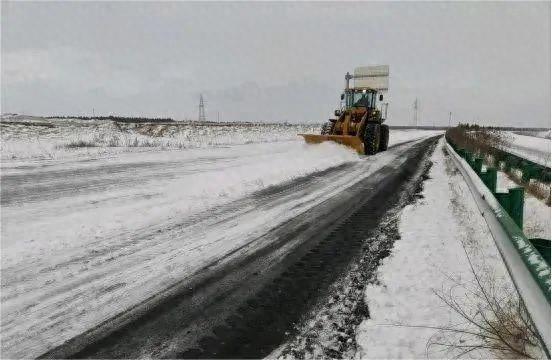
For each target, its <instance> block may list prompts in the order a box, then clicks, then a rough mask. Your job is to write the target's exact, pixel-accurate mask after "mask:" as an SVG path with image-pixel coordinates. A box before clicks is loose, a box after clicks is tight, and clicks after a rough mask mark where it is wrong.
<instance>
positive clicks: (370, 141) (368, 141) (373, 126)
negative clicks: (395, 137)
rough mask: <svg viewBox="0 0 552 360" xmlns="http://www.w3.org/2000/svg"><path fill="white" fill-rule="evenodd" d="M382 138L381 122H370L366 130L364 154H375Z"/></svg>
mask: <svg viewBox="0 0 552 360" xmlns="http://www.w3.org/2000/svg"><path fill="white" fill-rule="evenodd" d="M380 140H381V130H380V124H377V123H368V124H366V129H365V130H364V154H365V155H374V154H375V153H377V152H378V150H379V147H380Z"/></svg>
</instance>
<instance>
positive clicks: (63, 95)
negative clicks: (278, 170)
mask: <svg viewBox="0 0 552 360" xmlns="http://www.w3.org/2000/svg"><path fill="white" fill-rule="evenodd" d="M1 18H2V24H1V26H2V34H1V35H2V79H1V81H2V94H1V100H2V104H1V105H2V112H16V113H25V114H35V115H51V114H71V115H73V114H82V115H90V114H91V113H92V109H93V108H94V109H95V112H96V114H106V115H108V114H120V115H146V116H170V117H174V118H176V119H185V118H189V119H195V118H197V105H198V102H199V94H200V93H203V94H204V97H205V100H206V103H207V106H206V112H207V117H208V119H209V120H216V117H217V115H216V114H217V111H218V112H219V113H220V116H221V118H222V120H224V121H234V120H237V121H240V120H243V121H288V122H322V121H323V120H325V119H327V118H328V117H329V116H330V114H331V113H332V112H333V109H335V108H336V107H337V106H338V104H339V95H340V92H341V90H342V88H343V85H344V80H343V78H344V74H345V72H347V71H351V72H352V70H353V69H354V67H356V66H361V65H371V64H389V66H390V73H391V76H390V91H389V94H387V95H386V98H387V101H389V103H390V105H389V120H388V122H389V123H390V124H396V125H398V124H411V123H412V122H413V110H412V105H413V103H414V100H415V98H416V97H418V99H419V101H420V113H419V118H420V123H422V124H428V125H431V124H434V123H435V124H447V123H448V117H449V111H452V113H453V121H454V122H456V121H460V120H461V121H470V122H473V121H474V120H475V121H479V122H480V123H483V124H489V125H491V124H493V125H517V126H522V125H523V126H541V127H548V126H550V2H518V3H514V2H507V3H476V2H463V3H430V2H394V3H389V2H377V3H373V2H372V3H366V2H364V3H362V2H349V3H297V2H291V3H290V2H286V3H266V2H255V3H251V2H235V3H213V2H210V3H186V2H168V3H141V2H140V3H139V2H117V3H109V2H51V3H30V2H9V3H6V2H2V14H1Z"/></svg>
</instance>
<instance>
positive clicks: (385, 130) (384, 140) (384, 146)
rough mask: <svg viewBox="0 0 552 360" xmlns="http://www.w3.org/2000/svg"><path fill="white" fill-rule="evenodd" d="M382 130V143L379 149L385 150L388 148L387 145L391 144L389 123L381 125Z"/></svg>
mask: <svg viewBox="0 0 552 360" xmlns="http://www.w3.org/2000/svg"><path fill="white" fill-rule="evenodd" d="M380 132H381V138H380V144H379V151H385V150H387V146H388V145H389V125H381V126H380Z"/></svg>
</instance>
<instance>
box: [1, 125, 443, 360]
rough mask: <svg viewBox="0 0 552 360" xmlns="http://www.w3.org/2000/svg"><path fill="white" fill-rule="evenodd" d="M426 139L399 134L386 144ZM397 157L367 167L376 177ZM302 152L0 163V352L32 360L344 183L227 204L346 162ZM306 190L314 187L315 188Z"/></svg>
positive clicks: (296, 144) (337, 152)
mask: <svg viewBox="0 0 552 360" xmlns="http://www.w3.org/2000/svg"><path fill="white" fill-rule="evenodd" d="M430 135H434V133H431V132H419V131H403V132H401V131H396V132H394V133H393V134H392V136H391V143H395V144H396V143H400V142H403V141H408V140H412V139H416V138H422V137H428V136H430ZM393 159H394V157H393V151H389V152H388V153H383V154H380V155H378V156H377V157H374V159H372V160H371V161H372V162H376V163H377V164H379V166H382V165H384V164H386V163H388V162H390V161H392V160H393ZM355 162H356V163H363V164H367V162H366V161H365V159H362V158H361V157H359V156H358V155H356V154H355V153H353V152H352V151H350V150H348V149H346V148H344V147H342V146H339V145H336V144H331V143H325V144H320V145H316V146H309V145H305V144H303V143H302V142H301V141H277V142H271V143H259V144H244V145H229V146H225V147H220V146H218V147H210V148H206V149H189V150H186V151H174V150H173V151H152V152H139V153H136V152H129V153H122V154H117V155H113V156H111V157H99V158H84V159H82V158H78V159H60V160H56V161H38V162H26V163H21V162H9V161H5V162H3V164H2V199H1V201H2V240H1V241H2V243H1V245H2V264H1V265H2V295H1V296H2V297H1V301H2V320H1V321H2V353H3V356H5V357H9V358H11V357H35V356H38V355H40V354H42V353H44V352H45V351H47V350H49V349H51V348H52V347H55V346H57V345H60V344H62V343H63V342H64V341H66V340H68V339H70V338H72V337H74V336H76V335H78V334H80V333H82V332H84V331H86V330H88V329H90V328H92V327H94V326H96V325H98V324H99V323H101V322H103V321H105V320H107V319H110V318H112V317H113V316H115V315H117V314H120V313H122V312H124V311H126V310H127V309H129V308H130V307H132V306H134V305H136V304H137V303H139V302H141V301H143V300H144V299H147V298H149V297H151V296H153V295H156V294H158V293H160V292H162V291H163V290H165V289H167V288H168V287H170V286H171V285H173V284H174V283H175V282H178V281H179V280H181V279H183V278H185V277H186V276H188V275H190V274H193V273H194V272H196V271H198V270H199V269H201V268H202V267H204V266H206V265H208V264H211V263H212V262H213V261H215V260H216V259H220V257H221V256H223V255H224V254H228V253H229V252H232V251H236V250H237V249H240V248H242V247H243V246H247V242H248V240H249V239H251V238H254V237H255V235H258V234H262V233H263V232H266V231H268V230H269V229H270V228H271V227H273V226H274V224H276V223H281V222H284V221H286V219H290V218H292V217H293V216H295V215H296V214H298V213H300V212H304V211H306V210H307V209H308V208H309V207H310V206H313V205H314V204H316V203H319V202H320V201H323V200H324V199H325V198H327V197H328V196H331V195H332V194H335V193H336V192H338V191H339V190H340V189H342V186H343V185H344V184H351V183H352V182H354V181H356V180H358V179H359V178H362V177H363V176H366V174H367V171H366V170H367V169H366V168H363V167H359V166H351V167H350V171H348V172H347V175H346V176H339V177H336V178H333V179H332V181H331V182H328V181H320V184H319V186H311V187H309V188H308V189H297V191H295V192H292V193H289V194H287V196H284V197H282V198H281V199H279V200H278V201H273V202H271V203H270V204H254V203H248V204H247V206H246V207H241V208H239V210H238V209H237V208H235V207H232V205H231V204H232V202H233V201H236V200H238V199H240V198H243V197H245V196H247V195H248V194H252V193H253V192H255V191H259V190H262V189H267V188H270V186H273V185H278V184H281V183H283V182H286V181H290V180H292V179H295V178H298V177H301V176H304V175H307V174H309V173H312V172H314V171H321V170H324V169H328V168H331V167H335V166H339V165H342V164H349V163H355ZM311 185H312V184H311Z"/></svg>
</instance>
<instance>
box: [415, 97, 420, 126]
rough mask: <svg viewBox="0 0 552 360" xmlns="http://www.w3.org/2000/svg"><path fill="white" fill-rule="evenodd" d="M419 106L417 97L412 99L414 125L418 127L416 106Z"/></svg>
mask: <svg viewBox="0 0 552 360" xmlns="http://www.w3.org/2000/svg"><path fill="white" fill-rule="evenodd" d="M419 107H420V104H419V102H418V98H416V100H414V126H416V127H418V108H419Z"/></svg>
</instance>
